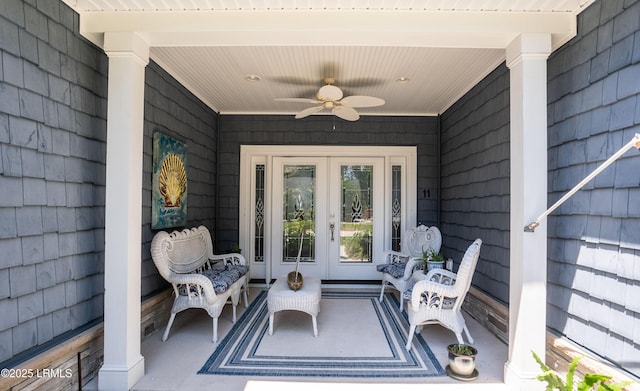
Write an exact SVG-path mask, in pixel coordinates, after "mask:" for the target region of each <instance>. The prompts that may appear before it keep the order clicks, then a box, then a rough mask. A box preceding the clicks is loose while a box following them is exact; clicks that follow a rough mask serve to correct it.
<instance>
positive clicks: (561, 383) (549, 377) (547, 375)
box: [531, 351, 633, 391]
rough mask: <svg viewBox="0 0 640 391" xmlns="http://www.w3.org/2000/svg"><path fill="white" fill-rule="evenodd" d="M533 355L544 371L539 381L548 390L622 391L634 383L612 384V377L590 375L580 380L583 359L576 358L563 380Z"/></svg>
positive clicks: (539, 376)
mask: <svg viewBox="0 0 640 391" xmlns="http://www.w3.org/2000/svg"><path fill="white" fill-rule="evenodd" d="M531 353H533V358H534V359H535V360H536V362H537V363H538V365H540V369H542V374H540V375H538V377H537V379H538V380H540V381H541V382H546V383H547V390H551V389H553V390H560V391H574V389H575V388H574V387H577V388H578V390H593V389H594V388H596V387H597V388H596V389H597V390H598V391H603V390H607V391H620V390H623V389H624V388H625V387H626V386H628V385H630V384H632V383H633V382H631V381H625V382H620V383H612V382H610V380H611V376H607V375H601V374H590V373H587V374H585V375H584V378H583V379H582V380H580V379H578V378H576V377H575V374H576V369H577V368H578V361H580V359H581V357H576V358H574V359H573V361H571V364H569V370H568V372H567V375H566V377H565V378H564V379H563V378H562V377H560V375H559V374H558V373H557V372H555V371H554V370H553V369H551V368H549V367H548V366H547V365H546V364H545V363H544V361H542V359H541V358H540V357H538V355H537V354H536V353H535V352H533V351H532V352H531Z"/></svg>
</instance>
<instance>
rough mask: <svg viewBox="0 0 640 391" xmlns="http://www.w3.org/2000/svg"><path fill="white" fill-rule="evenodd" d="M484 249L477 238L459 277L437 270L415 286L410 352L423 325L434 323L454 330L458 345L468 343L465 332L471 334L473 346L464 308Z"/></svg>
mask: <svg viewBox="0 0 640 391" xmlns="http://www.w3.org/2000/svg"><path fill="white" fill-rule="evenodd" d="M481 246H482V240H480V239H476V240H475V241H474V242H473V243H472V244H471V245H470V246H469V247H468V248H467V251H466V252H465V253H464V256H463V258H462V262H461V263H460V267H459V268H458V273H457V274H455V273H452V272H450V271H448V270H445V269H433V270H431V271H430V272H429V273H427V275H426V276H425V278H424V279H423V280H421V281H418V282H416V283H415V285H414V286H413V288H412V290H411V301H409V304H408V305H407V315H408V316H409V325H410V326H409V335H408V338H407V346H406V348H407V350H409V349H411V340H412V339H413V334H414V333H415V332H419V331H420V330H421V329H422V326H423V325H425V324H434V323H439V324H441V325H442V326H444V327H446V328H448V329H450V330H453V332H454V333H455V334H456V338H457V339H458V343H461V344H462V343H464V341H463V339H462V331H464V332H465V333H466V334H467V339H468V340H469V343H473V338H472V337H471V334H469V329H468V328H467V325H466V323H465V321H464V317H463V316H462V312H461V307H462V302H463V301H464V298H465V296H466V295H467V292H468V291H469V287H470V286H471V279H472V277H473V272H474V271H475V268H476V264H477V263H478V257H479V256H480V247H481ZM418 327H419V328H418Z"/></svg>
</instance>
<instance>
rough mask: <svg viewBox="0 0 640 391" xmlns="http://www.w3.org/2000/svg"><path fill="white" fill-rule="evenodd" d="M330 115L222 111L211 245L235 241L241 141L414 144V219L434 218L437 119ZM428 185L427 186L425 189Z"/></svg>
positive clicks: (430, 221) (434, 220) (429, 220)
mask: <svg viewBox="0 0 640 391" xmlns="http://www.w3.org/2000/svg"><path fill="white" fill-rule="evenodd" d="M333 124H334V119H333V118H332V117H329V116H312V117H308V118H305V119H304V120H296V119H294V118H293V116H292V115H291V116H289V115H288V116H281V115H279V116H273V115H271V116H266V115H222V116H221V117H220V132H221V133H220V150H219V151H220V162H219V183H220V186H219V188H218V191H219V205H218V207H219V210H218V217H219V218H218V227H217V231H218V232H219V235H217V236H216V248H219V249H222V250H224V249H228V248H231V246H232V245H233V244H234V243H237V242H238V236H239V235H238V224H239V222H238V213H239V212H238V210H239V209H238V207H239V206H238V198H239V193H240V180H239V176H240V145H243V144H253V145H360V146H362V145H396V146H398V145H415V146H417V150H418V198H417V200H418V203H417V209H418V210H417V219H418V222H422V223H424V224H427V225H434V224H438V199H439V195H438V191H437V185H438V159H437V143H438V141H437V140H438V135H437V130H438V119H437V118H436V117H377V116H373V117H371V116H368V117H361V118H360V120H358V121H356V122H347V121H343V120H339V119H338V120H336V122H335V124H336V130H332V128H333ZM427 190H428V191H427Z"/></svg>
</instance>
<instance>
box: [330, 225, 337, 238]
mask: <svg viewBox="0 0 640 391" xmlns="http://www.w3.org/2000/svg"><path fill="white" fill-rule="evenodd" d="M329 229H330V230H331V241H332V242H333V241H334V240H335V238H334V237H333V231H334V230H335V229H336V225H335V224H334V223H331V224H329Z"/></svg>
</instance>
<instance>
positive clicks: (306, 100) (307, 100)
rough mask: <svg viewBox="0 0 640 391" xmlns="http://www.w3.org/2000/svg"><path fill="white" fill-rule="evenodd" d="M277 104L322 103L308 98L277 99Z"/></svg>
mask: <svg viewBox="0 0 640 391" xmlns="http://www.w3.org/2000/svg"><path fill="white" fill-rule="evenodd" d="M274 100H275V101H277V102H297V103H314V104H315V103H322V102H321V101H319V100H315V99H307V98H276V99H274Z"/></svg>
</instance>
